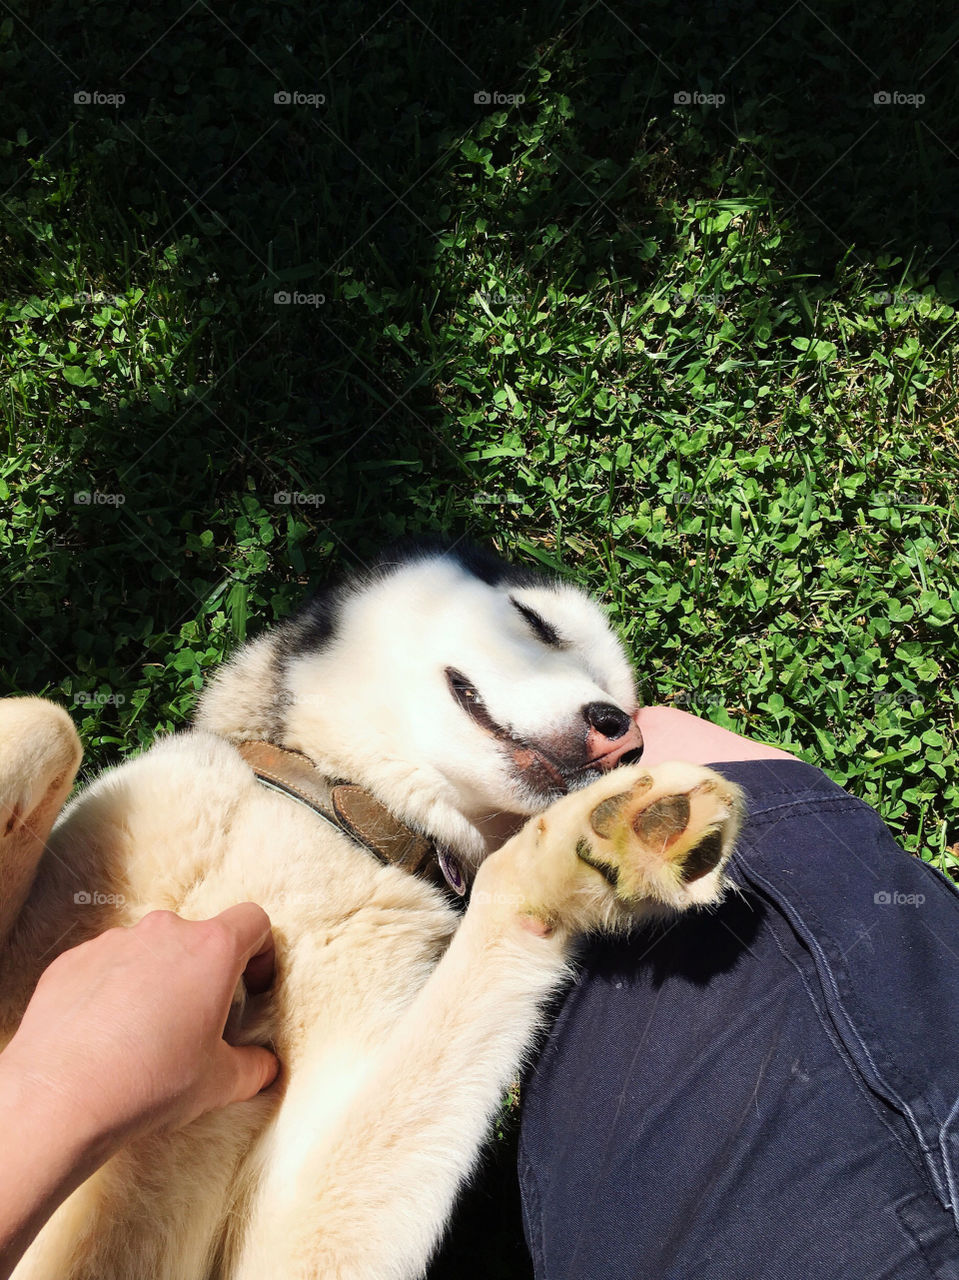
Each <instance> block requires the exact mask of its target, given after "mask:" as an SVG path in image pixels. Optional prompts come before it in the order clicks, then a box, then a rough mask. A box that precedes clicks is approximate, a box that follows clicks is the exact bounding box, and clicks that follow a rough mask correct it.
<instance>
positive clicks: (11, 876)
mask: <svg viewBox="0 0 959 1280" xmlns="http://www.w3.org/2000/svg"><path fill="white" fill-rule="evenodd" d="M636 708H637V702H636V696H635V691H634V685H633V678H632V675H631V672H630V668H629V665H628V663H627V660H626V658H625V656H624V653H623V650H622V647H621V645H620V644H619V642H618V641H617V639H616V638H615V636H614V635H613V633H612V631H611V630H610V628H609V625H608V624H607V622H606V619H605V617H604V615H603V613H602V612H601V610H600V608H599V607H598V606H597V605H596V604H595V603H593V602H592V601H591V600H590V599H589V598H588V597H587V596H586V595H584V594H583V593H582V592H581V591H579V590H578V589H576V588H575V587H573V586H571V585H568V584H566V583H564V582H562V581H559V580H553V579H550V578H547V577H544V576H540V575H539V574H537V573H533V572H529V571H527V570H520V569H517V568H513V567H510V566H509V565H507V564H505V563H504V562H502V561H500V560H499V559H498V558H497V557H495V556H493V555H491V554H490V553H487V552H483V551H480V550H478V549H475V548H473V549H467V550H463V549H449V548H444V547H441V546H436V545H431V544H425V545H419V546H416V545H414V546H412V547H409V546H408V547H406V548H404V549H403V550H402V551H400V552H398V553H394V554H391V555H390V554H388V555H386V556H384V557H383V558H382V559H381V560H380V561H379V562H378V563H376V564H375V565H374V566H373V568H372V569H370V570H368V571H366V572H364V573H362V574H360V575H358V576H354V577H353V578H352V579H348V580H346V581H345V582H343V583H342V584H341V585H339V586H338V587H336V588H334V589H331V590H329V591H327V592H326V593H325V594H323V595H321V596H319V597H318V598H316V599H315V600H313V601H312V602H311V603H309V604H307V605H306V606H305V608H304V609H303V610H302V612H301V613H300V614H298V615H297V616H296V617H294V618H293V619H292V620H291V621H289V622H287V623H285V624H284V625H281V626H280V627H278V628H277V629H276V630H274V631H272V632H270V633H269V634H267V635H265V636H263V637H262V638H260V639H258V640H256V641H254V642H252V643H250V644H247V645H245V646H243V647H242V648H241V649H240V650H239V652H238V653H237V655H236V656H235V657H234V659H233V660H232V661H230V662H229V663H228V664H227V665H226V666H225V667H224V668H223V669H222V671H221V672H220V674H219V675H218V677H217V678H216V679H215V680H214V682H213V683H212V685H211V686H210V687H209V688H208V689H207V690H206V691H205V692H204V694H203V696H202V698H201V700H200V704H199V710H198V714H197V717H196V724H195V727H194V728H192V729H191V730H190V731H188V732H184V733H179V734H176V735H173V736H170V737H167V738H164V739H162V740H160V741H158V742H157V743H156V745H154V746H153V747H152V748H151V749H150V750H149V751H146V752H144V753H143V754H140V755H138V756H136V757H135V758H132V759H130V760H127V761H126V762H124V763H123V764H122V765H121V766H119V767H118V768H115V769H111V770H108V771H107V772H106V773H105V774H104V775H103V776H101V777H100V778H99V779H98V780H97V781H95V782H94V783H93V784H92V785H90V786H88V787H86V788H85V789H84V790H82V791H81V792H80V793H79V795H78V796H76V797H75V798H74V799H73V800H72V801H71V802H70V803H69V804H68V805H67V807H66V808H65V810H64V811H63V813H62V814H61V815H60V817H59V818H58V819H57V818H56V815H57V811H58V809H59V807H60V805H61V804H62V803H63V801H64V799H65V796H66V793H67V792H68V791H69V788H70V785H71V782H72V780H73V777H74V774H75V772H76V769H77V767H78V764H79V757H80V751H79V745H78V742H77V738H76V733H75V731H74V730H73V727H72V725H71V724H70V722H69V719H68V717H67V716H66V714H65V713H64V712H62V711H61V710H60V709H58V708H55V707H53V706H52V705H50V704H46V703H42V702H40V701H38V700H35V699H32V700H31V699H11V700H7V701H5V702H0V739H2V740H4V742H5V744H6V745H5V746H3V747H2V748H0V792H2V791H3V789H4V787H5V788H6V794H0V800H4V801H6V800H9V803H10V804H11V806H12V808H13V815H12V816H11V818H10V820H9V821H8V822H7V824H6V834H3V823H2V822H0V891H2V897H0V968H2V972H3V974H4V982H3V989H2V991H0V1044H3V1043H5V1042H6V1040H7V1039H8V1038H9V1036H10V1035H11V1034H12V1033H13V1031H14V1029H15V1028H16V1026H17V1024H18V1021H19V1019H20V1017H21V1016H22V1013H23V1010H24V1007H25V1005H26V1003H27V1000H28V998H29V995H30V993H31V991H32V989H33V986H34V985H35V983H36V981H37V979H38V977H39V975H40V972H41V970H42V968H43V967H44V966H45V965H46V964H49V962H50V961H51V960H52V959H53V957H54V956H55V955H56V954H57V953H58V951H60V950H62V949H64V948H65V947H66V946H68V945H69V946H72V945H74V944H76V943H78V942H80V941H82V940H83V939H85V938H88V937H92V936H94V935H96V934H98V933H101V932H103V931H104V930H105V929H107V928H109V927H111V926H114V925H117V924H120V925H129V924H133V923H135V922H136V921H137V920H138V919H140V918H141V917H142V916H144V915H145V914H147V913H148V912H150V911H152V910H155V909H168V910H172V911H176V912H178V913H180V914H181V915H183V916H185V917H187V918H195V919H205V918H207V917H210V916H212V915H215V914H216V913H218V912H219V911H221V910H222V909H224V908H225V907H227V906H230V905H232V904H233V903H236V902H239V901H243V900H252V901H255V902H258V903H260V904H262V905H263V907H264V908H265V909H266V910H267V912H268V913H269V915H270V917H271V920H272V922H273V928H274V936H275V940H276V948H277V971H276V980H275V983H274V985H273V988H272V989H271V990H270V991H269V992H266V993H264V994H261V995H249V996H244V993H243V992H242V991H238V994H237V1003H236V1005H235V1008H234V1014H233V1016H231V1019H230V1022H229V1024H228V1031H227V1033H226V1034H227V1035H228V1037H229V1038H230V1039H231V1040H232V1041H233V1042H234V1043H238V1044H251V1043H260V1044H271V1045H272V1046H273V1047H274V1048H275V1050H276V1052H277V1054H278V1056H279V1058H280V1061H281V1063H282V1072H281V1077H280V1080H279V1081H278V1082H277V1084H276V1085H275V1086H274V1087H273V1088H271V1089H270V1090H268V1091H266V1092H265V1093H263V1094H260V1095H259V1096H258V1097H256V1098H254V1099H252V1100H251V1101H249V1102H244V1103H237V1104H234V1105H233V1106H231V1107H228V1108H226V1109H225V1110H221V1111H216V1112H211V1113H209V1114H207V1115H205V1116H203V1117H202V1118H201V1119H199V1120H197V1121H195V1122H194V1123H193V1124H191V1125H189V1126H187V1127H186V1128H184V1129H181V1130H179V1131H176V1132H172V1133H163V1134H159V1135H152V1136H150V1137H149V1138H146V1139H143V1140H142V1141H138V1142H135V1143H133V1144H132V1145H130V1146H128V1147H127V1148H125V1149H124V1150H123V1151H121V1152H120V1153H119V1154H118V1155H116V1156H114V1157H113V1158H112V1159H111V1160H110V1161H109V1162H108V1163H107V1164H106V1165H105V1166H104V1167H103V1168H102V1169H101V1170H99V1171H98V1172H97V1173H96V1174H94V1175H93V1176H92V1177H91V1178H89V1179H88V1180H87V1181H86V1182H85V1183H84V1184H83V1185H82V1186H81V1187H80V1188H79V1189H78V1190H77V1191H76V1192H75V1193H74V1194H73V1195H72V1196H71V1197H70V1198H69V1199H68V1200H67V1201H66V1202H65V1203H64V1204H63V1205H62V1206H61V1208H60V1209H59V1211H58V1212H57V1213H56V1214H55V1215H54V1217H53V1218H52V1219H51V1220H50V1222H49V1223H48V1224H47V1226H46V1227H45V1228H44V1230H43V1231H42V1232H41V1234H40V1236H39V1237H38V1239H37V1240H36V1241H35V1242H34V1244H33V1246H32V1247H31V1248H30V1250H29V1251H28V1252H27V1254H26V1255H25V1257H24V1259H23V1260H22V1262H21V1264H20V1266H19V1267H18V1268H17V1270H16V1272H15V1275H16V1277H17V1280H28V1278H29V1280H141V1278H143V1277H151V1280H204V1278H206V1277H216V1278H217V1280H263V1278H264V1277H272V1276H276V1277H282V1280H299V1278H306V1277H314V1278H315V1280H414V1278H415V1277H419V1276H422V1275H423V1273H424V1271H425V1269H426V1267H427V1265H428V1262H429V1259H430V1256H431V1254H432V1252H433V1250H434V1248H435V1246H436V1245H437V1243H438V1241H439V1240H440V1238H441V1236H442V1234H443V1231H444V1228H445V1225H446V1223H447V1221H448V1218H449V1215H450V1211H451V1208H452V1205H453V1202H454V1199H455V1197H456V1194H457V1190H458V1188H459V1187H460V1186H461V1184H462V1183H463V1181H464V1179H465V1178H466V1177H467V1175H468V1173H469V1171H470V1169H471V1167H472V1166H473V1165H474V1162H475V1160H476V1158H477V1154H478V1151H479V1150H480V1147H481V1144H482V1142H483V1140H484V1137H485V1135H486V1133H487V1129H488V1127H489V1125H490V1122H491V1119H492V1117H493V1116H494V1114H495V1112H496V1110H497V1107H498V1105H499V1103H500V1100H501V1098H502V1096H503V1094H504V1092H505V1090H506V1089H507V1087H508V1086H509V1084H510V1082H511V1080H512V1079H513V1077H514V1075H515V1073H516V1071H517V1069H518V1067H519V1066H520V1065H521V1063H522V1061H523V1058H524V1055H525V1054H526V1053H527V1052H528V1050H529V1048H530V1046H531V1044H532V1042H533V1041H534V1039H535V1037H536V1035H537V1032H538V1031H539V1029H540V1027H541V1023H542V1017H543V1015H542V1009H543V1006H544V1004H545V1003H546V1001H547V1000H548V998H549V996H550V995H551V994H552V993H553V992H555V991H556V990H557V988H558V987H559V986H560V985H561V984H562V983H563V982H564V981H565V980H566V979H567V978H568V977H569V975H570V961H571V953H572V947H573V944H574V942H575V940H576V938H577V937H578V936H580V935H582V934H583V933H585V932H587V931H589V930H593V929H603V930H618V931H623V930H628V929H629V928H631V927H632V926H633V925H634V924H635V923H636V922H637V921H640V920H642V919H644V918H647V917H649V916H650V915H651V914H659V915H662V914H664V913H668V912H675V911H683V910H685V909H687V908H689V907H693V906H696V905H706V904H711V903H715V902H716V901H718V900H719V898H720V896H721V894H722V892H723V889H724V875H723V866H724V863H725V862H726V860H727V858H728V856H729V854H730V852H731V849H732V845H733V842H734V839H735V836H736V832H737V829H738V824H739V821H740V815H741V797H740V794H739V793H738V792H737V790H736V788H735V787H733V786H732V785H730V784H729V783H727V782H726V781H725V780H724V779H723V778H721V777H719V776H718V775H717V774H715V773H711V772H710V771H708V770H705V769H702V768H699V767H698V766H692V765H685V764H664V765H659V766H657V767H655V768H653V769H649V770H646V769H644V768H643V767H642V765H641V764H639V763H636V761H637V760H638V759H639V755H640V753H641V747H642V740H641V737H640V735H639V731H638V729H637V726H636V723H635V720H634V715H635V712H636ZM18 717H19V720H18ZM18 725H19V726H20V727H19V729H18ZM17 733H19V734H20V740H19V742H17V743H15V744H14V746H15V748H16V751H17V759H16V761H15V762H14V764H13V765H12V766H11V760H12V759H13V757H12V755H11V754H10V748H11V742H10V740H11V736H13V735H15V734H17ZM4 752H6V753H7V754H6V757H4ZM11 768H12V770H13V772H12V773H11ZM4 769H6V774H5V773H4ZM18 769H19V773H18V772H17V770H18ZM4 779H6V780H4ZM11 779H12V780H11ZM18 786H20V790H21V792H22V794H20V795H19V798H18V796H17V787H18ZM11 790H12V793H13V799H12V800H10V799H9V797H10V795H11ZM55 819H56V820H55ZM44 849H45V850H46V852H45V853H44ZM41 855H42V856H41ZM447 885H449V886H451V888H448V887H447ZM467 885H471V893H470V897H469V904H468V906H467V908H466V910H465V912H463V911H462V910H461V904H460V903H459V902H458V900H457V894H458V893H460V892H461V891H462V890H463V889H464V888H465V887H466V886H467ZM241 985H242V984H241Z"/></svg>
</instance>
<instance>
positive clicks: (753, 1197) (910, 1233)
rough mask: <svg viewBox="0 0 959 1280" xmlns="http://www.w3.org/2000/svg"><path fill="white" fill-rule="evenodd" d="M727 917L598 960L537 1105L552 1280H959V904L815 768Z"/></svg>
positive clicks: (580, 985) (537, 1250) (740, 768)
mask: <svg viewBox="0 0 959 1280" xmlns="http://www.w3.org/2000/svg"><path fill="white" fill-rule="evenodd" d="M714 767H716V768H717V769H719V771H720V772H722V773H723V774H725V775H726V777H728V778H730V779H731V780H733V781H735V782H738V783H739V784H740V785H741V786H742V787H743V788H744V789H745V791H746V793H747V800H748V805H749V819H748V822H747V825H746V828H745V829H744V832H743V835H742V837H741V840H740V844H739V848H738V851H737V854H736V855H735V859H734V862H733V865H732V867H731V869H730V872H731V876H732V878H733V879H734V880H735V881H736V882H737V884H738V886H739V887H740V890H741V892H739V893H737V894H731V895H729V896H728V897H727V899H726V900H725V901H724V903H723V904H722V905H721V906H720V907H719V908H718V909H717V910H715V911H713V912H712V913H709V914H707V913H698V914H696V915H690V916H685V917H682V918H681V919H680V920H678V921H677V922H676V923H673V924H672V925H669V926H664V927H660V928H659V929H658V930H657V931H656V932H655V933H649V932H648V933H646V934H643V935H637V936H635V937H633V938H632V939H630V940H628V941H625V942H624V941H617V942H610V941H599V942H595V943H593V944H591V945H590V947H589V948H588V950H587V951H586V953H585V955H584V963H583V967H582V971H581V974H580V977H579V979H578V981H577V982H576V983H575V984H574V986H573V987H572V988H571V989H570V991H569V992H568V994H567V996H566V997H565V998H564V1000H563V1003H562V1005H561V1007H560V1010H559V1014H558V1018H557V1020H556V1023H555V1025H554V1028H553V1031H552V1033H551V1034H550V1036H549V1039H548V1040H547V1042H546V1044H545V1045H544V1047H543V1049H542V1052H541V1053H540V1055H539V1058H538V1061H537V1062H536V1064H535V1066H534V1067H533V1068H532V1069H531V1071H530V1073H529V1077H528V1079H527V1081H526V1084H525V1089H524V1102H523V1113H522V1125H521V1134H520V1152H519V1171H520V1185H521V1191H522V1196H523V1208H524V1217H525V1224H526V1233H527V1241H528V1243H529V1246H530V1250H531V1252H532V1255H533V1261H534V1266H535V1271H536V1276H537V1280H627V1278H628V1280H694V1278H695V1280H820V1278H821V1280H886V1278H887V1277H888V1278H890V1280H891V1278H892V1277H896V1280H920V1278H921V1280H929V1278H930V1277H936V1278H937V1280H959V1228H957V1220H959V1219H957V1215H959V1203H957V1199H959V1197H957V1184H959V893H957V892H956V890H955V888H954V887H953V886H952V885H951V884H950V883H949V882H948V881H946V880H945V878H943V877H942V876H940V875H939V874H938V872H936V871H935V870H933V869H932V868H931V867H929V866H927V865H925V864H924V863H922V862H920V861H918V860H917V859H914V858H910V857H908V856H907V855H906V854H905V853H903V851H902V850H901V849H899V847H898V846H897V845H896V844H895V842H894V840H893V839H892V837H891V835H890V834H889V832H888V831H887V829H886V827H885V826H884V825H883V824H882V822H881V821H880V820H879V818H878V816H877V815H876V814H875V813H874V812H873V810H872V809H870V808H869V807H868V806H867V805H864V804H863V803H862V802H861V801H858V800H856V799H854V798H853V797H851V796H849V795H848V794H847V793H846V792H844V791H842V790H841V788H839V787H837V786H836V785H835V784H834V783H833V782H831V781H830V780H829V779H828V778H827V777H826V776H825V775H824V774H822V773H821V772H819V770H817V769H814V768H812V767H811V766H809V765H805V764H800V763H798V762H792V761H749V762H740V763H733V764H720V765H717V766H714Z"/></svg>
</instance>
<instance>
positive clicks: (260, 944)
mask: <svg viewBox="0 0 959 1280" xmlns="http://www.w3.org/2000/svg"><path fill="white" fill-rule="evenodd" d="M244 972H245V978H246V984H247V987H248V989H249V990H251V991H253V992H257V991H263V990H265V989H266V988H267V987H268V986H269V985H270V982H271V981H272V977H273V943H272V937H271V933H270V921H269V918H268V917H267V915H266V913H265V912H264V911H263V910H262V909H261V908H260V907H258V906H256V905H255V904H254V903H251V902H245V903H241V904H240V905H238V906H235V907H230V908H229V909H228V910H226V911H223V912H221V913H220V914H219V915H218V916H215V917H214V918H213V919H212V920H203V921H187V920H183V919H181V918H180V917H179V916H177V915H174V913H173V912H171V911H154V912H151V913H150V914H149V915H147V916H145V917H144V918H143V919H142V920H141V921H140V922H139V923H138V924H136V925H134V926H133V927H132V928H129V929H122V928H120V929H110V930H108V931H107V932H106V933H104V934H101V935H100V936H99V937H96V938H93V939H91V940H90V941H89V942H84V943H82V944H81V945H80V946H78V947H74V948H73V949H72V950H70V951H66V952H64V953H63V954H62V955H60V956H59V957H58V958H57V959H56V960H54V961H53V963H52V964H51V965H50V966H49V968H48V969H47V970H46V971H45V972H44V974H43V975H42V977H41V978H40V981H39V983H38V984H37V987H36V990H35V992H34V994H33V998H32V999H31V1001H30V1003H29V1005H28V1006H27V1010H26V1013H25V1014H24V1017H23V1019H22V1021H21V1023H20V1027H19V1029H18V1030H17V1032H16V1034H15V1035H14V1037H13V1039H12V1040H11V1041H10V1043H9V1045H8V1046H7V1048H6V1049H5V1050H4V1052H3V1054H2V1055H0V1072H2V1073H3V1075H5V1076H6V1077H7V1079H8V1080H9V1079H10V1078H11V1076H12V1078H14V1079H15V1080H16V1082H17V1086H18V1089H19V1090H20V1091H21V1093H25V1094H26V1096H27V1097H29V1096H30V1093H31V1091H34V1092H36V1091H38V1092H39V1096H41V1097H42V1098H43V1099H44V1104H45V1106H46V1108H47V1109H48V1111H49V1110H53V1111H54V1112H55V1113H56V1114H58V1115H59V1116H60V1117H62V1118H66V1117H69V1118H70V1119H69V1123H70V1125H71V1126H72V1127H73V1128H74V1137H75V1139H78V1140H80V1146H81V1148H83V1147H84V1141H82V1140H81V1139H85V1144H86V1145H87V1146H90V1147H91V1148H95V1149H96V1158H97V1160H100V1159H103V1158H105V1156H106V1155H107V1154H109V1153H110V1152H111V1151H112V1150H115V1149H116V1148H117V1147H118V1146H119V1145H120V1144H121V1143H123V1142H125V1141H128V1140H129V1139H130V1138H132V1137H135V1136H139V1135H141V1134H144V1133H147V1132H150V1131H152V1130H155V1129H160V1128H166V1129H176V1128H179V1127H181V1126H183V1125H186V1124H189V1123H190V1122H191V1121H192V1120H195V1119H196V1118H197V1117H198V1116H200V1115H203V1114H204V1112H206V1111H210V1110H212V1109H213V1108H215V1107H221V1106H224V1105H226V1104H227V1103H229V1102H236V1101H241V1100H245V1099H248V1098H252V1097H253V1096H254V1095H255V1094H256V1093H258V1092H259V1091H260V1090H261V1089H263V1088H265V1087H266V1086H267V1085H269V1084H271V1083H272V1081H273V1080H274V1079H275V1077H276V1074H277V1071H278V1069H279V1063H278V1062H277V1060H276V1058H275V1057H274V1055H273V1054H272V1053H270V1052H269V1051H268V1050H267V1049H261V1048H258V1047H255V1046H247V1047H242V1048H236V1047H233V1046H231V1045H228V1044H227V1043H226V1041H225V1040H224V1039H223V1029H224V1025H225V1023H226V1020H227V1015H228V1013H229V1009H230V1003H231V999H232V996H233V993H234V990H235V988H236V984H237V982H238V980H239V978H240V975H241V974H243V973H244Z"/></svg>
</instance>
